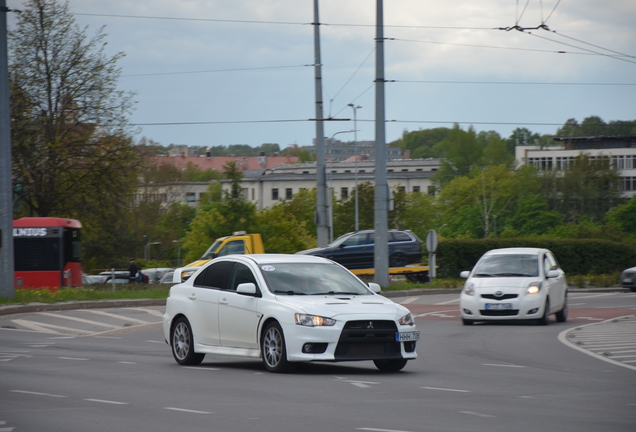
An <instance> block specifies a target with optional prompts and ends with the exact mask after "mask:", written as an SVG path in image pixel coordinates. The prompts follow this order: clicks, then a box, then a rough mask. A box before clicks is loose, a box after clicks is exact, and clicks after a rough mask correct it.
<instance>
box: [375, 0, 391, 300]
mask: <svg viewBox="0 0 636 432" xmlns="http://www.w3.org/2000/svg"><path fill="white" fill-rule="evenodd" d="M376 5H377V21H376V37H375V44H376V49H375V70H376V78H375V194H374V199H375V201H374V229H375V247H374V261H375V263H374V268H375V282H376V283H377V284H379V285H380V286H381V287H385V288H387V287H388V286H389V257H388V252H389V233H388V199H387V196H388V186H387V182H386V136H385V124H384V122H385V117H384V16H383V15H384V12H383V4H382V0H376Z"/></svg>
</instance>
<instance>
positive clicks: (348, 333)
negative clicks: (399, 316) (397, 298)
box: [334, 320, 401, 360]
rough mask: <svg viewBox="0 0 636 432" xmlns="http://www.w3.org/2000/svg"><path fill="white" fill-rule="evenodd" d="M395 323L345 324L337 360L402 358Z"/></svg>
mask: <svg viewBox="0 0 636 432" xmlns="http://www.w3.org/2000/svg"><path fill="white" fill-rule="evenodd" d="M396 333H397V327H396V325H395V323H394V322H393V321H373V320H369V321H366V320H365V321H349V322H347V323H346V324H345V326H344V329H343V330H342V333H341V334H340V339H339V340H338V346H337V347H336V352H335V354H334V356H335V359H336V360H372V359H383V358H400V357H401V352H400V343H399V342H396V341H395V334H396Z"/></svg>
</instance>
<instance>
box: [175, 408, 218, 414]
mask: <svg viewBox="0 0 636 432" xmlns="http://www.w3.org/2000/svg"><path fill="white" fill-rule="evenodd" d="M163 409H167V410H172V411H181V412H187V413H194V414H211V413H209V412H207V411H195V410H189V409H184V408H174V407H164V408H163Z"/></svg>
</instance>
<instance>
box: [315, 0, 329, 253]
mask: <svg viewBox="0 0 636 432" xmlns="http://www.w3.org/2000/svg"><path fill="white" fill-rule="evenodd" d="M313 26H314V74H315V81H316V207H317V211H316V218H315V219H316V224H317V238H318V247H325V246H327V243H328V242H327V240H328V238H329V226H328V225H329V224H328V219H327V179H326V175H325V131H324V121H323V113H322V63H321V60H320V19H319V14H318V0H314V22H313Z"/></svg>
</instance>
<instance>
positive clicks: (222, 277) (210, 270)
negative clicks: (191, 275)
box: [194, 261, 234, 289]
mask: <svg viewBox="0 0 636 432" xmlns="http://www.w3.org/2000/svg"><path fill="white" fill-rule="evenodd" d="M233 266H234V263H233V262H230V261H221V262H218V263H213V264H211V265H210V266H208V267H207V268H206V269H205V270H204V271H203V272H201V274H200V275H199V276H197V278H196V279H195V280H194V286H197V287H204V288H214V289H225V287H226V286H227V282H228V277H229V276H230V272H231V271H232V267H233Z"/></svg>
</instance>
